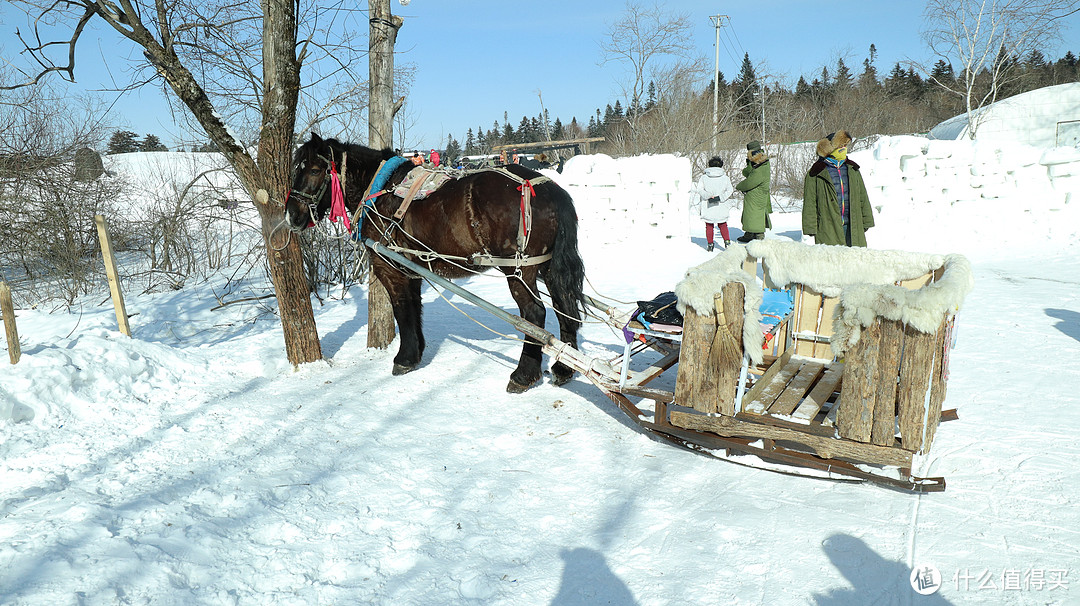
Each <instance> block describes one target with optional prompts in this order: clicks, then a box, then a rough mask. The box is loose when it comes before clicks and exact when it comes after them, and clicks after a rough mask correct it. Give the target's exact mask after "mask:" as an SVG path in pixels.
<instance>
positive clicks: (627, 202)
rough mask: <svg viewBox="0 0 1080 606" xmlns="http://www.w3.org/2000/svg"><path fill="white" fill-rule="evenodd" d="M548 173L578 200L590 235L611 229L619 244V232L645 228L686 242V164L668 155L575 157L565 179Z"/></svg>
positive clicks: (688, 181)
mask: <svg viewBox="0 0 1080 606" xmlns="http://www.w3.org/2000/svg"><path fill="white" fill-rule="evenodd" d="M543 172H544V174H545V175H547V176H549V177H551V178H552V179H554V180H555V181H556V182H557V183H558V184H559V185H561V186H562V187H563V188H565V189H566V190H567V191H568V192H569V193H570V195H571V196H572V197H573V198H574V205H575V207H576V208H577V211H578V217H579V219H580V220H581V223H582V226H583V228H585V229H588V230H589V233H604V231H605V230H604V229H603V228H606V231H607V233H609V234H611V235H612V237H614V238H618V237H619V234H620V232H621V233H622V234H623V235H625V236H629V235H630V234H634V233H640V230H639V229H637V228H638V227H639V226H646V227H647V228H648V230H649V231H651V232H653V233H654V234H655V235H656V237H660V238H675V237H679V238H685V237H686V235H687V233H688V231H689V229H690V228H689V223H688V211H687V207H688V204H689V201H688V197H687V191H688V190H689V189H690V187H691V166H690V160H688V159H687V158H681V157H678V156H674V155H667V154H664V155H643V156H632V157H626V158H618V159H615V158H612V157H610V156H607V155H605V154H593V155H583V156H574V157H573V158H571V159H570V160H568V161H567V162H566V164H565V166H564V167H563V172H562V173H561V174H560V173H557V172H555V171H553V170H546V171H543ZM622 226H625V228H626V229H620V227H622ZM593 227H596V228H601V229H596V230H592V229H590V228H593ZM631 227H632V228H633V229H630V228H631Z"/></svg>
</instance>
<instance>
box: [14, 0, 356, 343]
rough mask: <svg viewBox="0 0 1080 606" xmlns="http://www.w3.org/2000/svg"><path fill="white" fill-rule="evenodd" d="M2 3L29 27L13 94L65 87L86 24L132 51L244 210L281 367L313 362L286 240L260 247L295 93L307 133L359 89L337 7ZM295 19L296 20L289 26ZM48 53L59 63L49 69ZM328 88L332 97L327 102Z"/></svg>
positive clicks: (275, 1)
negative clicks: (254, 233)
mask: <svg viewBox="0 0 1080 606" xmlns="http://www.w3.org/2000/svg"><path fill="white" fill-rule="evenodd" d="M12 2H13V3H15V4H19V5H22V6H23V7H24V10H25V11H26V12H27V14H28V15H30V16H31V18H32V19H33V23H34V31H33V34H32V35H23V34H22V33H20V36H19V37H20V40H21V41H22V42H23V44H24V46H25V50H26V51H27V53H28V55H29V56H30V57H32V59H33V63H34V69H28V70H26V71H25V72H24V76H25V78H24V81H23V82H22V83H21V84H22V85H27V84H32V83H36V82H38V81H39V80H41V79H42V78H43V77H45V76H48V75H50V74H54V73H58V74H60V75H61V76H62V77H64V78H66V79H68V80H72V79H73V78H74V73H75V62H74V57H75V53H74V50H75V48H76V46H77V44H78V42H79V39H80V36H81V35H82V33H83V31H84V28H85V27H86V25H87V24H88V23H89V22H91V21H92V20H98V21H100V22H102V23H104V24H107V25H108V26H109V27H111V28H112V29H113V30H115V31H116V32H117V33H119V34H120V35H121V36H123V38H125V39H126V40H127V41H128V42H129V43H131V44H133V45H135V47H136V48H139V49H141V50H142V55H143V57H144V58H145V61H146V62H145V63H144V64H142V65H143V67H144V68H146V69H147V70H148V71H144V72H143V79H144V80H145V81H155V82H160V83H162V84H163V85H164V86H165V87H166V90H168V91H169V92H170V93H171V95H172V98H175V99H176V100H177V101H179V103H180V104H181V105H182V106H183V107H184V108H186V110H187V113H188V114H189V115H190V117H191V118H192V119H193V120H194V121H195V123H196V124H197V125H198V127H199V128H200V129H201V130H203V131H204V132H205V133H206V135H207V137H209V139H210V141H212V142H213V143H214V145H215V146H216V147H217V149H218V150H220V151H221V153H223V154H224V156H225V158H226V159H227V160H228V162H229V164H230V165H231V166H232V167H233V169H234V170H235V171H236V174H237V177H238V179H239V180H240V182H241V184H242V185H243V187H244V189H245V190H246V191H247V193H248V195H249V196H250V197H251V199H253V200H255V201H256V203H255V207H256V208H257V209H258V211H259V215H260V217H261V223H262V234H263V241H264V244H265V246H266V250H267V256H268V261H269V267H270V275H271V279H272V281H273V283H274V288H275V293H276V295H277V300H278V310H279V313H280V316H281V323H282V328H283V331H284V338H285V349H286V353H287V355H288V358H289V361H290V362H292V363H293V364H300V363H304V362H310V361H314V360H318V359H320V358H321V357H322V352H321V347H320V345H319V338H318V332H317V329H316V327H315V322H314V316H313V313H312V308H311V299H310V297H309V295H308V292H309V288H308V283H307V278H306V274H305V271H304V262H303V258H302V254H301V249H300V245H299V242H298V239H289V240H288V241H287V242H286V243H282V242H280V241H279V242H274V243H271V237H272V235H273V234H274V232H275V229H276V228H277V227H278V226H279V225H280V224H281V223H282V220H283V211H284V196H285V193H286V192H287V191H288V189H289V185H290V183H289V178H290V174H291V168H292V167H291V155H292V149H293V132H294V128H295V125H296V118H297V108H298V106H299V105H300V99H301V93H302V90H303V91H304V97H303V98H304V100H305V103H304V107H306V108H307V110H308V115H309V120H308V121H309V123H315V122H317V121H319V120H320V119H327V118H331V117H333V116H334V112H333V111H330V110H329V109H328V108H330V107H332V106H333V105H334V104H333V101H334V100H335V99H341V98H349V99H355V95H350V94H348V93H350V92H352V93H355V92H356V91H359V90H361V88H362V87H360V86H359V85H358V84H356V83H357V82H360V81H362V80H363V78H361V77H356V76H354V75H353V74H352V72H351V71H350V68H349V66H350V65H352V64H353V63H354V61H353V60H352V58H353V56H354V54H355V53H353V51H351V50H350V49H349V46H348V45H347V41H349V40H350V39H351V36H350V35H347V34H344V33H342V32H341V31H338V32H337V35H338V37H334V36H332V35H331V34H330V32H329V29H330V28H331V27H341V26H340V25H338V24H340V23H346V22H350V20H349V17H350V12H349V11H347V10H345V9H342V8H341V7H340V6H338V7H334V8H330V9H322V8H320V7H319V5H318V4H317V3H314V2H310V3H305V6H306V8H305V7H302V6H301V4H300V2H299V1H298V0H260V2H259V3H258V4H257V5H256V4H255V3H247V2H232V1H229V0H183V1H166V0H117V2H116V3H114V2H107V1H102V0H60V1H46V0H12ZM256 6H258V8H257V9H256V8H255V7H256ZM301 13H302V14H303V17H304V18H303V19H302V20H298V14H301ZM301 23H303V24H305V25H304V27H305V34H304V35H301V33H300V24H301ZM39 24H42V25H44V24H49V25H53V26H57V25H66V26H67V27H69V28H70V32H71V34H70V37H69V38H68V39H66V40H43V39H42V38H41V37H40V33H39V32H40V31H41V30H39V29H38V27H37V26H38V25H39ZM56 49H64V50H66V51H67V53H66V54H61V58H60V59H59V60H56V61H54V59H53V58H54V57H56V56H57V55H56V53H55V51H56ZM313 51H319V53H320V55H319V56H320V57H321V60H320V61H314V60H313V58H312V53H313ZM305 60H312V63H313V64H314V65H313V69H311V70H309V72H308V73H309V75H310V76H311V77H312V80H313V82H314V83H315V85H316V87H315V88H314V89H306V90H305V89H302V87H301V68H302V66H303V65H304V64H305ZM65 61H66V62H65ZM328 83H332V84H333V87H331V86H330V85H329V84H328ZM343 83H345V85H344V86H343ZM320 87H321V88H320ZM330 88H333V89H334V90H336V91H338V92H337V93H334V92H328V91H329V90H330ZM342 88H344V89H345V92H341V91H342ZM320 100H322V102H321V103H320ZM245 134H247V135H248V136H250V137H251V138H253V139H256V138H257V147H256V150H255V152H254V155H252V152H251V149H250V147H249V146H248V145H247V144H245V143H244V140H245V139H246V138H247V137H245Z"/></svg>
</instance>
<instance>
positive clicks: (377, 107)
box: [367, 0, 404, 349]
mask: <svg viewBox="0 0 1080 606" xmlns="http://www.w3.org/2000/svg"><path fill="white" fill-rule="evenodd" d="M368 17H369V19H368V22H369V28H368V29H369V32H368V99H369V105H368V145H369V146H370V147H373V148H375V149H384V148H390V147H392V145H391V144H392V142H393V129H394V114H395V113H397V111H398V109H400V108H401V102H402V101H404V97H402V98H401V99H400V100H398V102H396V103H395V102H394V100H393V96H394V43H395V42H396V41H397V32H398V29H400V28H401V26H402V24H403V23H404V20H403V19H402V18H401V17H399V16H397V15H392V14H391V13H390V0H368ZM393 340H394V310H393V308H392V307H391V306H390V295H389V294H387V292H386V289H385V288H384V287H383V285H382V283H381V282H379V281H378V280H376V279H375V272H372V273H371V278H370V279H369V281H368V341H367V346H368V347H374V348H379V349H384V348H386V347H388V346H389V345H390V342H391V341H393Z"/></svg>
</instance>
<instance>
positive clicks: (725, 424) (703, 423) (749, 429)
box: [669, 410, 912, 467]
mask: <svg viewBox="0 0 1080 606" xmlns="http://www.w3.org/2000/svg"><path fill="white" fill-rule="evenodd" d="M669 416H670V420H671V424H672V425H674V426H676V427H682V428H684V429H692V430H695V431H704V432H710V433H715V434H717V435H721V436H737V437H746V438H759V439H765V440H778V441H784V442H790V443H794V444H799V445H801V446H803V447H805V448H809V449H810V450H812V451H813V452H814V453H815V454H816V455H817V456H819V457H823V458H826V459H833V458H839V459H848V460H854V461H858V462H860V463H868V464H873V465H895V466H897V467H910V465H911V460H912V454H911V453H910V452H908V451H906V450H902V449H899V448H887V447H884V446H875V445H873V444H860V443H858V442H852V441H850V440H841V439H837V438H826V437H822V436H817V435H812V434H808V433H802V432H799V431H795V430H791V429H786V428H783V427H776V426H774V425H767V424H760V423H749V422H746V421H740V420H738V419H734V418H732V417H717V416H706V415H702V414H696V413H692V412H683V411H677V410H672V411H671V412H670V414H669Z"/></svg>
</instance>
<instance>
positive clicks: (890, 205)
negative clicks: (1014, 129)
mask: <svg viewBox="0 0 1080 606" xmlns="http://www.w3.org/2000/svg"><path fill="white" fill-rule="evenodd" d="M851 157H852V159H853V160H855V161H856V162H858V163H859V164H860V165H861V166H862V172H863V177H864V180H865V181H866V185H867V193H868V194H869V196H870V202H871V205H873V206H874V209H875V212H876V213H877V215H878V216H877V222H878V223H879V224H880V223H881V222H882V221H899V222H903V223H904V224H910V225H911V228H912V229H918V230H922V231H924V232H925V230H930V231H932V232H936V233H937V234H938V235H940V240H941V242H942V249H941V251H936V252H949V251H948V242H949V235H950V232H951V231H952V230H956V229H965V230H975V231H980V232H985V235H986V236H987V237H990V238H997V239H998V240H999V241H1001V242H1002V244H1003V245H1005V244H1021V245H1022V244H1025V243H1026V242H1025V241H1026V240H1045V239H1046V237H1048V236H1050V235H1051V234H1050V233H1049V232H1050V231H1052V230H1058V229H1066V230H1072V231H1076V226H1075V225H1076V219H1077V217H1080V149H1078V148H1072V147H1069V148H1064V147H1059V148H1047V149H1043V148H1037V147H1032V146H1030V145H1026V144H1008V143H1005V142H1002V141H987V142H979V141H970V140H956V141H949V140H931V139H926V138H923V137H916V136H895V137H882V138H880V139H879V140H878V141H877V142H876V143H875V144H874V145H873V146H872V147H871V148H869V149H866V150H862V151H859V152H855V153H853V154H851ZM1048 216H1049V218H1050V220H1047V218H1048ZM1055 217H1060V219H1061V220H1055V219H1054V218H1055ZM1067 217H1068V219H1067ZM1066 219H1067V220H1066ZM871 236H872V234H871ZM871 246H874V247H875V248H887V247H896V248H903V242H899V241H898V242H880V241H879V242H876V243H875V242H874V241H873V238H872V237H871ZM928 252H929V251H928Z"/></svg>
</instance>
